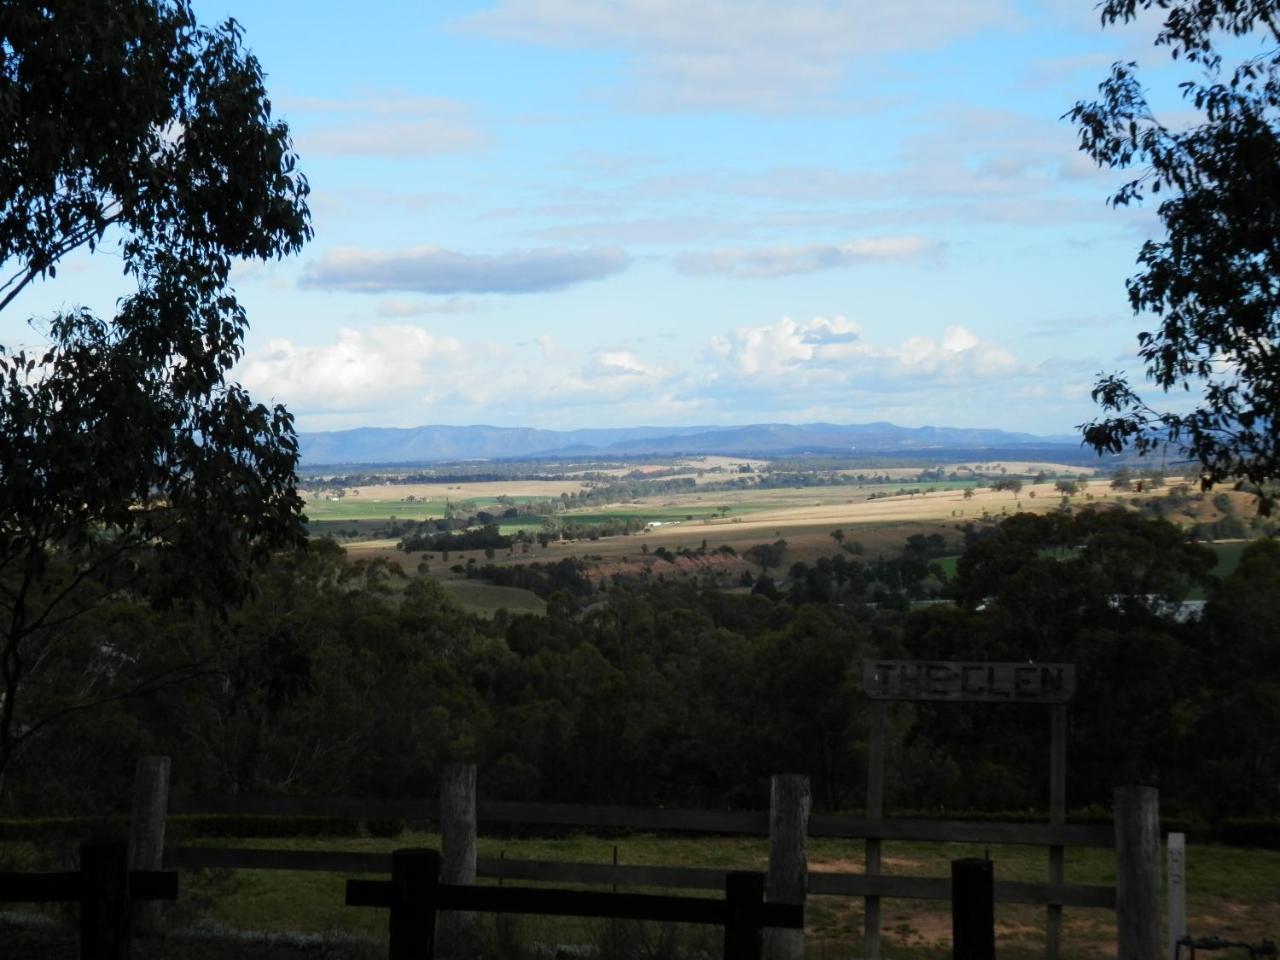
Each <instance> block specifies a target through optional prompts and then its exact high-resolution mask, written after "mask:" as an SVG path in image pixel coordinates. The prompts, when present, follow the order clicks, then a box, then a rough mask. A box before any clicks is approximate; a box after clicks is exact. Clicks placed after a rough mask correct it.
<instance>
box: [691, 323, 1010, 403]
mask: <svg viewBox="0 0 1280 960" xmlns="http://www.w3.org/2000/svg"><path fill="white" fill-rule="evenodd" d="M709 352H710V354H711V356H712V357H714V358H716V359H717V360H719V361H720V362H722V363H724V364H726V365H728V367H729V368H730V371H731V373H733V374H735V375H738V376H745V377H752V378H770V377H776V378H790V382H791V383H792V384H793V385H796V386H803V385H804V384H805V383H822V384H826V385H828V386H834V385H836V384H839V383H845V384H847V385H849V386H854V385H857V386H863V387H872V386H875V385H877V384H880V385H883V384H891V383H892V382H893V381H902V380H917V381H925V380H928V381H946V382H964V381H970V380H990V379H996V378H1000V377H1008V376H1017V375H1021V374H1025V373H1028V372H1030V371H1031V369H1032V368H1031V367H1030V365H1028V364H1026V363H1023V362H1022V361H1020V360H1018V358H1017V357H1015V356H1014V355H1013V353H1011V352H1010V351H1009V350H1008V349H1007V348H1005V347H1003V346H1001V345H1000V344H997V343H993V342H991V341H988V340H983V339H981V338H979V337H978V336H976V335H975V334H974V333H973V332H972V331H971V330H968V329H966V328H965V327H961V326H950V327H947V328H946V329H945V330H944V331H943V333H942V336H941V337H938V338H935V337H928V336H922V335H916V336H911V337H908V338H907V339H906V340H903V341H902V342H901V343H897V344H888V345H877V344H872V343H868V342H867V340H866V338H865V337H864V336H863V335H862V333H861V330H860V328H859V326H858V325H857V324H856V323H854V322H852V321H850V320H847V319H845V318H844V317H840V316H837V317H834V318H832V319H827V318H824V317H817V318H815V319H813V320H811V321H809V322H807V323H797V322H796V321H795V320H793V319H791V318H790V317H783V318H782V319H781V320H779V321H778V322H777V323H774V324H770V325H767V326H760V327H739V328H737V329H735V330H733V331H731V333H730V334H729V335H728V336H719V337H713V338H712V339H711V342H710V351H709ZM797 378H799V379H797ZM806 378H811V379H806Z"/></svg>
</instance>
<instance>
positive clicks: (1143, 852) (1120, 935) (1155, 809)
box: [1115, 787, 1164, 960]
mask: <svg viewBox="0 0 1280 960" xmlns="http://www.w3.org/2000/svg"><path fill="white" fill-rule="evenodd" d="M1115 817H1116V931H1117V941H1118V944H1117V946H1118V953H1117V956H1118V958H1119V960H1161V958H1162V954H1163V952H1164V951H1163V950H1162V949H1161V944H1160V794H1159V792H1158V791H1157V790H1156V788H1155V787H1117V788H1116V791H1115Z"/></svg>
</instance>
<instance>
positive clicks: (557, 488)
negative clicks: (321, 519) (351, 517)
mask: <svg viewBox="0 0 1280 960" xmlns="http://www.w3.org/2000/svg"><path fill="white" fill-rule="evenodd" d="M585 486H586V484H585V483H583V482H582V481H581V480H567V479H566V480H503V481H500V482H496V483H493V482H479V481H478V482H475V483H382V484H376V485H374V486H369V487H350V488H348V489H347V492H346V495H345V496H344V497H343V498H342V500H343V502H344V503H348V504H349V503H401V502H403V501H405V500H407V499H408V498H409V497H413V498H414V499H416V500H446V499H448V500H471V499H476V498H480V499H492V498H494V497H498V496H508V497H558V496H560V494H562V493H577V492H578V491H579V490H581V489H583V488H584V487H585Z"/></svg>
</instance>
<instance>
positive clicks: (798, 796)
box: [765, 774, 812, 960]
mask: <svg viewBox="0 0 1280 960" xmlns="http://www.w3.org/2000/svg"><path fill="white" fill-rule="evenodd" d="M811 803H812V800H811V796H810V790H809V778H808V777H806V776H802V775H799V774H778V775H775V776H774V777H773V779H772V781H771V783H770V789H769V875H768V880H767V882H766V885H765V899H766V900H767V901H768V902H769V903H790V904H795V905H797V906H800V907H803V906H804V900H805V892H806V887H807V883H806V880H807V877H808V872H809V859H808V855H807V853H806V850H805V842H806V840H807V837H808V833H809V808H810V806H811ZM765 955H766V956H768V957H769V958H770V960H804V930H789V929H784V928H781V927H779V928H772V929H770V930H768V931H767V932H766V934H765Z"/></svg>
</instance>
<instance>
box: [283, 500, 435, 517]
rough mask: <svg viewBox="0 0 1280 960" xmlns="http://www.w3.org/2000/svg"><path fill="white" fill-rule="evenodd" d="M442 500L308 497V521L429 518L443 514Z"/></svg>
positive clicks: (306, 509) (306, 510)
mask: <svg viewBox="0 0 1280 960" xmlns="http://www.w3.org/2000/svg"><path fill="white" fill-rule="evenodd" d="M444 506H445V504H444V501H443V500H415V501H414V502H412V503H406V502H404V501H402V500H359V499H353V500H347V499H343V500H308V501H307V505H306V508H305V511H304V512H305V513H306V515H307V519H308V520H387V519H389V518H391V517H395V518H396V519H397V520H430V519H434V518H437V517H443V516H444Z"/></svg>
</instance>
